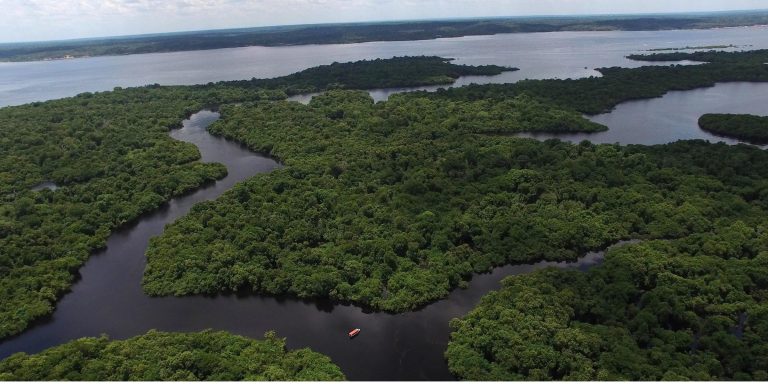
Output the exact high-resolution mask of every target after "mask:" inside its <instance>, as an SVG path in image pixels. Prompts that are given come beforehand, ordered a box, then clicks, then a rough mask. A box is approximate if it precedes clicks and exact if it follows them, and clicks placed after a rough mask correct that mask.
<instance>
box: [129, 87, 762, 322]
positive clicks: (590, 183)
mask: <svg viewBox="0 0 768 384" xmlns="http://www.w3.org/2000/svg"><path fill="white" fill-rule="evenodd" d="M222 113H223V119H222V120H220V121H219V122H217V123H216V124H214V125H213V126H212V127H211V131H212V132H214V133H217V134H221V135H224V136H226V137H229V138H233V139H236V140H239V141H242V142H244V143H246V144H247V145H248V146H249V147H251V148H253V149H254V150H258V151H263V152H268V153H270V154H271V155H273V156H276V157H278V158H280V159H281V160H283V161H284V163H285V165H286V166H287V167H286V168H285V169H283V170H280V171H277V172H274V173H271V174H269V175H260V176H257V177H255V178H253V179H251V180H249V181H247V182H245V183H242V184H240V185H238V186H237V187H235V188H234V189H233V190H231V191H229V192H228V193H226V194H225V195H224V196H223V197H222V198H220V199H218V200H217V201H215V202H209V203H204V204H200V205H198V206H197V207H196V208H195V209H194V210H193V211H192V212H191V214H190V215H188V216H187V217H185V218H183V219H181V220H179V221H177V222H176V223H174V224H173V225H171V226H169V227H168V228H167V229H166V231H165V233H164V234H163V235H162V236H161V237H159V238H156V239H153V241H152V242H151V244H150V247H149V249H148V253H147V255H148V267H147V270H146V272H145V278H144V288H145V291H146V292H148V293H150V294H153V295H169V294H174V295H185V294H198V293H214V292H219V291H231V290H239V289H252V290H254V291H257V292H263V293H269V294H286V293H287V294H292V295H296V296H300V297H330V298H334V299H338V300H343V301H352V302H355V303H357V304H361V305H365V306H370V307H374V308H377V309H383V310H389V311H407V310H411V309H414V308H417V307H418V306H420V305H423V304H426V303H428V302H430V301H434V300H436V299H439V298H442V297H445V296H446V295H447V294H448V292H449V291H450V290H451V289H452V288H454V287H456V286H457V285H459V284H460V283H461V282H462V281H463V280H466V279H468V278H469V277H470V276H471V274H472V273H473V272H480V271H486V270H488V269H489V268H491V267H492V266H496V265H501V264H506V263H512V262H529V261H534V260H541V259H550V260H572V259H575V258H576V257H577V256H578V255H580V254H581V253H583V252H585V251H587V250H591V249H595V248H599V247H601V246H604V245H606V244H609V243H611V242H613V241H616V240H619V239H623V238H629V237H636V236H640V237H650V238H666V237H678V236H682V235H686V234H689V233H692V232H696V231H705V230H709V229H711V228H712V227H713V226H714V225H715V224H714V222H713V220H714V218H717V217H741V218H747V217H749V218H752V217H759V216H760V215H761V214H763V211H762V207H763V204H764V202H763V200H762V195H761V192H760V191H762V189H763V188H765V186H766V183H765V182H764V181H762V180H764V176H768V174H766V172H768V170H765V169H764V168H767V167H766V165H768V154H765V153H764V152H761V151H758V150H755V149H753V148H731V147H728V146H725V145H721V146H719V145H709V144H706V143H703V142H689V143H678V144H673V145H668V146H662V147H650V148H649V147H629V148H622V147H617V146H594V145H590V144H589V143H583V144H581V145H578V146H576V145H571V144H566V143H562V142H558V141H548V142H543V143H541V142H537V141H534V140H521V139H515V138H508V137H503V136H495V135H487V134H484V133H485V132H505V131H506V132H515V131H519V130H526V129H536V127H540V128H543V127H547V125H548V124H546V122H548V121H551V122H553V124H551V125H550V126H551V127H555V126H556V124H554V122H562V121H569V120H570V121H574V122H579V121H583V119H582V118H581V117H580V116H578V115H577V114H575V113H573V112H567V111H566V110H562V109H558V108H556V107H553V106H551V105H549V104H546V103H543V102H541V101H539V99H535V98H531V97H528V96H522V95H521V96H518V97H516V98H513V99H487V100H478V101H464V100H456V101H454V100H445V99H444V98H440V97H438V98H431V97H429V95H425V96H423V97H418V96H413V95H399V96H395V97H393V98H391V99H390V100H389V101H388V102H381V103H377V104H374V103H373V102H372V100H371V99H370V98H369V97H368V96H367V95H365V94H364V93H361V92H349V91H333V92H329V93H326V94H325V95H323V96H318V97H315V98H314V99H313V100H312V102H311V103H310V105H308V106H305V105H301V104H298V103H286V102H260V103H253V104H243V105H240V106H232V107H225V108H223V109H222ZM563 116H565V117H563ZM583 127H584V128H586V129H589V128H590V127H591V126H590V125H584V126H583ZM726 153H728V155H726ZM713 159H716V160H713ZM735 159H738V160H735ZM747 159H749V160H747ZM731 161H736V162H735V163H731ZM744 164H750V166H749V167H745V166H744ZM732 168H736V169H738V170H737V171H734V170H733V169H732Z"/></svg>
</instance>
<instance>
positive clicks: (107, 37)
mask: <svg viewBox="0 0 768 384" xmlns="http://www.w3.org/2000/svg"><path fill="white" fill-rule="evenodd" d="M748 12H760V13H768V8H758V9H731V10H719V11H691V12H641V13H572V14H530V15H517V16H510V15H505V16H476V17H462V16H456V17H438V18H416V19H384V20H361V21H340V22H318V23H306V24H274V25H261V26H235V27H226V28H211V29H185V30H177V31H166V32H146V33H134V34H125V35H100V36H86V37H73V38H64V39H56V40H21V41H18V40H17V41H6V42H0V46H4V45H22V44H44V43H66V42H77V41H88V40H112V39H122V38H140V37H150V36H163V35H180V34H188V33H199V32H227V31H236V30H249V29H250V30H259V29H272V28H302V27H315V26H316V27H321V26H337V25H359V24H399V23H413V22H419V21H424V22H433V21H463V20H467V21H468V20H493V19H497V20H508V19H537V18H558V17H561V18H589V17H613V16H616V17H631V16H671V15H689V16H693V15H711V14H728V13H748Z"/></svg>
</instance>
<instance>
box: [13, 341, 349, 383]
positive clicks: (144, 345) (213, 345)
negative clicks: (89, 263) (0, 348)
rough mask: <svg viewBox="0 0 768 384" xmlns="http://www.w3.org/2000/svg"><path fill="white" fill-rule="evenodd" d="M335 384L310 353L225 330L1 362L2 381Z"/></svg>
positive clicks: (337, 376) (59, 349) (321, 360)
mask: <svg viewBox="0 0 768 384" xmlns="http://www.w3.org/2000/svg"><path fill="white" fill-rule="evenodd" d="M9 380H13V381H338V380H344V375H343V374H342V373H341V370H340V369H339V367H337V366H336V365H334V364H333V362H331V360H330V359H329V358H328V357H327V356H324V355H321V354H319V353H317V352H313V351H311V350H309V349H299V350H293V351H289V350H288V349H287V348H286V347H285V340H284V339H281V338H279V337H277V336H275V334H274V333H271V332H269V333H267V334H266V335H265V338H264V340H253V339H248V338H245V337H242V336H235V335H232V334H229V333H226V332H213V331H204V332H199V333H165V332H157V331H149V333H147V334H145V335H142V336H137V337H134V338H131V339H128V340H109V339H108V338H107V337H106V336H102V337H99V338H83V339H78V340H74V341H70V342H68V343H66V344H62V345H59V346H56V347H53V348H50V349H47V350H45V351H43V352H40V353H38V354H35V355H27V354H25V353H17V354H15V355H13V356H11V357H9V358H7V359H5V360H3V361H0V381H9Z"/></svg>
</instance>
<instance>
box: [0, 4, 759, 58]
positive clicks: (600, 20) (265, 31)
mask: <svg viewBox="0 0 768 384" xmlns="http://www.w3.org/2000/svg"><path fill="white" fill-rule="evenodd" d="M765 24H768V13H767V12H765V11H749V12H720V13H710V14H691V15H680V14H678V15H643V16H640V15H629V16H579V17H513V18H488V19H464V20H427V21H402V22H382V23H349V24H321V25H295V26H281V27H264V28H242V29H226V30H210V31H195V32H182V33H167V34H153V35H138V36H124V37H111V38H101V39H81V40H68V41H54V42H35V43H15V44H0V61H32V60H46V59H56V58H63V57H66V56H72V57H85V56H104V55H129V54H137V53H152V52H174V51H191V50H201V49H217V48H230V47H244V46H253V45H260V46H285V45H303V44H346V43H361V42H367V41H408V40H425V39H436V38H445V37H460V36H476V35H494V34H499V33H522V32H555V31H615V30H623V31H640V30H669V29H702V28H721V27H734V26H750V25H765Z"/></svg>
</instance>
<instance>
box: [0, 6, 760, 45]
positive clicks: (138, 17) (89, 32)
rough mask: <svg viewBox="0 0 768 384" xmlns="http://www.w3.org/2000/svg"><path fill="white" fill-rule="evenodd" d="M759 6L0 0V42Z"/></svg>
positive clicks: (665, 11) (740, 8) (734, 8)
mask: <svg viewBox="0 0 768 384" xmlns="http://www.w3.org/2000/svg"><path fill="white" fill-rule="evenodd" d="M765 8H768V0H0V10H2V12H0V42H15V41H38V40H59V39H70V38H82V37H97V36H117V35H132V34H142V33H158V32H174V31H189V30H200V29H218V28H240V27H259V26H269V25H285V24H312V23H333V22H354V21H381V20H404V19H434V18H454V17H483V16H527V15H570V14H606V13H608V14H616V13H668V12H670V13H671V12H706V11H723V10H744V9H765Z"/></svg>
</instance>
